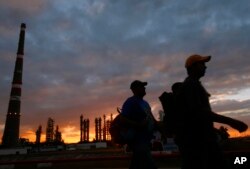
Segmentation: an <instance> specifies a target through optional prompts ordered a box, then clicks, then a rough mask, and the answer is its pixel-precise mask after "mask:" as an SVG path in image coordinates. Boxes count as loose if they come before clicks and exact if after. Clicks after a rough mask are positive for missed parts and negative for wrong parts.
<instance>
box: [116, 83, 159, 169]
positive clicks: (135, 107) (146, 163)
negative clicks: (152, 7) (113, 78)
mask: <svg viewBox="0 0 250 169" xmlns="http://www.w3.org/2000/svg"><path fill="white" fill-rule="evenodd" d="M146 85H147V82H142V81H139V80H135V81H133V82H132V83H131V84H130V89H131V91H132V93H133V96H131V97H129V98H128V99H127V100H126V101H125V102H124V104H123V106H122V112H121V113H122V117H123V120H124V121H125V124H127V125H128V126H129V127H130V128H133V130H134V131H135V133H136V134H135V137H134V139H133V141H132V142H130V143H129V144H128V145H129V147H130V148H131V149H132V151H133V157H132V159H131V164H130V169H156V168H157V167H156V166H155V164H154V161H153V158H152V155H151V150H150V147H151V146H150V143H151V142H150V141H151V139H152V136H153V129H154V122H155V119H154V117H153V115H152V113H151V108H150V105H149V104H148V102H147V101H145V100H144V99H143V97H144V96H145V95H146V88H145V86H146Z"/></svg>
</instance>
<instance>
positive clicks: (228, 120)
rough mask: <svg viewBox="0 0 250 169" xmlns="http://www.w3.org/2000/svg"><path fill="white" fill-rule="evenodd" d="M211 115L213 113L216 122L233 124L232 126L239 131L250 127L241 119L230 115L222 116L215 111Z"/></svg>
mask: <svg viewBox="0 0 250 169" xmlns="http://www.w3.org/2000/svg"><path fill="white" fill-rule="evenodd" d="M211 115H212V119H213V121H214V122H218V123H223V124H227V125H229V126H231V127H232V128H234V129H236V130H238V131H239V132H243V131H246V130H247V128H248V126H247V125H246V124H245V123H244V122H242V121H239V120H236V119H233V118H230V117H226V116H222V115H219V114H216V113H214V112H212V113H211Z"/></svg>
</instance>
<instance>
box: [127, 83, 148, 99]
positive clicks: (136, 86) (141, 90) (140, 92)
mask: <svg viewBox="0 0 250 169" xmlns="http://www.w3.org/2000/svg"><path fill="white" fill-rule="evenodd" d="M147 84H148V83H147V82H141V81H139V80H135V81H133V82H132V83H131V84H130V89H131V90H132V92H133V93H134V95H136V96H139V97H143V96H145V95H146V88H145V86H146V85H147Z"/></svg>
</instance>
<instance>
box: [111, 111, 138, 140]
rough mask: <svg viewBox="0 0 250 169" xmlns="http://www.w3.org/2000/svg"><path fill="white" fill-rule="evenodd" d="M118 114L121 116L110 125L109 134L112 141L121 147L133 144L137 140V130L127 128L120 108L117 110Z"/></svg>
mask: <svg viewBox="0 0 250 169" xmlns="http://www.w3.org/2000/svg"><path fill="white" fill-rule="evenodd" d="M117 112H118V113H119V114H118V115H117V116H116V117H115V118H114V120H113V121H112V122H111V123H110V128H109V133H110V135H111V140H112V141H113V142H114V143H116V144H120V145H124V144H128V143H131V142H133V140H134V138H135V134H136V133H135V130H134V129H132V128H129V127H127V126H126V124H124V122H123V121H122V120H121V118H122V114H121V110H120V109H119V108H117Z"/></svg>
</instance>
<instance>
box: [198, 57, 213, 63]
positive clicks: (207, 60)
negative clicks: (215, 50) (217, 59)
mask: <svg viewBox="0 0 250 169" xmlns="http://www.w3.org/2000/svg"><path fill="white" fill-rule="evenodd" d="M210 60H211V56H204V57H203V58H202V59H201V60H200V61H201V62H209V61H210Z"/></svg>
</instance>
